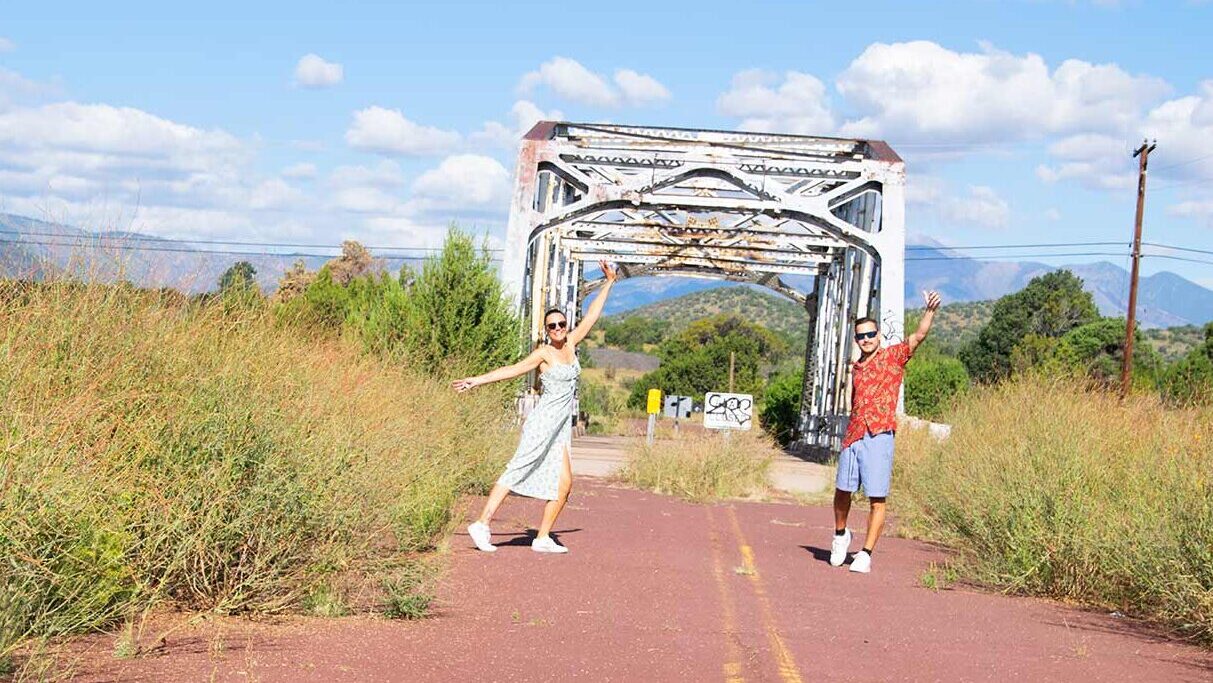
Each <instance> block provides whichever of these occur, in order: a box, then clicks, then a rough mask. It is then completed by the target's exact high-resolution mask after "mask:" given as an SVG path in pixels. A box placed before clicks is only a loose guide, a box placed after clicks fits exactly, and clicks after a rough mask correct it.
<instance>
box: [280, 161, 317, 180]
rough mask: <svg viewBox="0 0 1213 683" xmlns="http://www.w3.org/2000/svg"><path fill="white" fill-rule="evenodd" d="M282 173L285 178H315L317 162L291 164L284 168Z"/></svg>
mask: <svg viewBox="0 0 1213 683" xmlns="http://www.w3.org/2000/svg"><path fill="white" fill-rule="evenodd" d="M282 175H283V177H285V178H315V177H316V164H311V163H307V162H300V163H298V164H291V165H290V166H287V167H286V168H284V169H282Z"/></svg>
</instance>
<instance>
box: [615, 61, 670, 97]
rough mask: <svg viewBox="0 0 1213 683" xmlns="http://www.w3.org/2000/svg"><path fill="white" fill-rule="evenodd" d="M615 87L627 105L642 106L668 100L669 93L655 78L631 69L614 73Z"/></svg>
mask: <svg viewBox="0 0 1213 683" xmlns="http://www.w3.org/2000/svg"><path fill="white" fill-rule="evenodd" d="M615 85H617V86H619V91H620V92H621V93H622V94H623V99H624V100H625V101H627V102H628V103H629V104H633V105H644V104H652V103H654V102H663V101H665V100H668V99H670V91H669V90H668V89H666V87H665V86H664V85H662V84H661V83H660V82H659V81H658V80H657V79H656V78H653V77H652V76H650V75H648V74H642V73H637V72H635V71H632V70H631V69H620V70H618V71H616V72H615Z"/></svg>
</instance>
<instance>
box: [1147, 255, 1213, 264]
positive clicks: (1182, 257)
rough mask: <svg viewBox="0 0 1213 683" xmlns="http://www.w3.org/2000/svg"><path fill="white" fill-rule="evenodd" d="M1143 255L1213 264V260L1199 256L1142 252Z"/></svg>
mask: <svg viewBox="0 0 1213 683" xmlns="http://www.w3.org/2000/svg"><path fill="white" fill-rule="evenodd" d="M1142 256H1148V257H1150V258H1166V259H1171V260H1172V261H1187V262H1188V263H1208V264H1209V265H1213V261H1210V260H1207V259H1199V258H1188V257H1186V256H1171V255H1170V254H1142Z"/></svg>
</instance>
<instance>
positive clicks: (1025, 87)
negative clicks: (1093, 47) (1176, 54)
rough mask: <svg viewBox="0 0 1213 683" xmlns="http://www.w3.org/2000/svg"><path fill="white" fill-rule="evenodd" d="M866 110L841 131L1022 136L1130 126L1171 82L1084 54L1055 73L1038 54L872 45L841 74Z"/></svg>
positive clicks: (984, 138)
mask: <svg viewBox="0 0 1213 683" xmlns="http://www.w3.org/2000/svg"><path fill="white" fill-rule="evenodd" d="M836 87H837V88H838V92H839V93H841V94H842V96H843V97H844V98H845V99H846V101H847V103H848V104H849V105H851V106H852V107H853V108H854V109H856V110H857V111H859V112H861V115H860V116H859V117H858V118H856V119H852V120H848V121H847V122H846V123H845V124H844V125H843V126H842V132H843V133H844V134H847V135H855V136H860V137H877V136H880V137H887V138H894V139H897V140H910V141H915V142H934V143H939V142H961V143H985V142H1016V141H1020V140H1025V139H1036V138H1039V137H1042V136H1044V135H1048V134H1068V133H1079V132H1123V131H1126V130H1127V129H1129V128H1130V127H1131V126H1132V125H1133V124H1134V122H1136V121H1137V120H1138V119H1139V117H1140V116H1141V113H1142V112H1143V111H1144V110H1145V108H1146V107H1147V106H1148V105H1149V104H1150V103H1152V102H1156V101H1158V100H1159V99H1160V98H1161V97H1163V96H1164V95H1165V94H1166V93H1167V91H1168V89H1169V88H1168V86H1167V84H1166V83H1165V82H1164V81H1162V80H1161V79H1158V78H1153V77H1149V76H1134V75H1132V74H1130V73H1128V72H1126V71H1125V70H1123V69H1122V68H1120V67H1119V66H1117V65H1115V64H1091V63H1089V62H1085V61H1082V60H1077V59H1070V60H1066V61H1064V62H1062V63H1061V64H1060V65H1059V66H1058V67H1057V68H1056V69H1053V70H1050V69H1049V66H1048V65H1047V64H1046V63H1045V61H1044V59H1043V58H1042V57H1041V56H1040V55H1036V54H1031V53H1028V54H1024V55H1015V54H1011V53H1009V52H1004V51H1001V50H997V49H995V48H994V47H992V46H989V45H984V46H983V50H982V51H981V52H956V51H953V50H949V49H947V48H945V47H942V46H940V45H938V44H936V43H933V42H929V41H914V42H908V43H894V44H885V43H874V44H872V45H870V46H868V47H867V49H865V50H864V51H863V53H862V54H860V55H859V57H857V58H856V59H855V60H854V61H852V62H851V64H850V66H848V67H847V69H846V70H845V71H843V73H842V74H841V75H840V76H839V77H838V79H837V82H836Z"/></svg>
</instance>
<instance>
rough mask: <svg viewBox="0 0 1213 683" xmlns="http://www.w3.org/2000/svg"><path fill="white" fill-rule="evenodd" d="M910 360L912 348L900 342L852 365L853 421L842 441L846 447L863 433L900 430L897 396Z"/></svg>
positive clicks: (861, 436)
mask: <svg viewBox="0 0 1213 683" xmlns="http://www.w3.org/2000/svg"><path fill="white" fill-rule="evenodd" d="M909 361H910V345H909V344H907V343H906V342H901V343H900V344H894V345H893V346H888V347H885V348H883V349H880V350H878V351H877V352H876V353H874V354H872V356H871V357H870V358H868V359H867V360H866V361H864V362H862V363H852V364H851V384H852V386H853V387H854V392H855V393H854V397H855V398H854V405H852V406H851V422H850V424H848V425H847V433H846V434H845V435H844V436H843V438H842V447H843V448H846V447H847V446H850V445H851V444H853V443H855V442H856V441H859V440H860V439H862V438H863V436H864V434H880V433H881V432H891V431H893V430H895V429H897V397H898V395H899V393H900V390H901V380H902V379H903V378H904V377H905V374H906V363H908V362H909Z"/></svg>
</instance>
